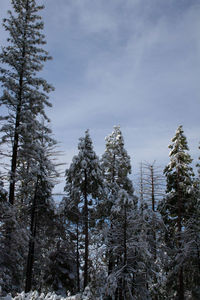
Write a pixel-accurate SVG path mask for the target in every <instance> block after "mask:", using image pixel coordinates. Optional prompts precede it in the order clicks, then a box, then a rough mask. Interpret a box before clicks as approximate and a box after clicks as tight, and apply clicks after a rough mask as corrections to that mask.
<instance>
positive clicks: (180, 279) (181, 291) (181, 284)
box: [177, 170, 184, 300]
mask: <svg viewBox="0 0 200 300" xmlns="http://www.w3.org/2000/svg"><path fill="white" fill-rule="evenodd" d="M179 182H180V179H179V170H177V196H178V199H177V200H178V201H177V202H178V247H179V249H180V248H181V232H182V201H181V193H180V188H179ZM178 299H179V300H184V281H183V268H182V267H181V268H180V270H179V274H178Z"/></svg>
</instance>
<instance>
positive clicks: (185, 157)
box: [159, 126, 194, 300]
mask: <svg viewBox="0 0 200 300" xmlns="http://www.w3.org/2000/svg"><path fill="white" fill-rule="evenodd" d="M169 148H170V149H171V151H170V153H169V157H170V163H169V164H168V165H167V166H166V168H165V170H164V174H165V176H166V180H167V187H166V193H167V196H166V197H165V198H164V199H163V200H162V202H161V204H160V206H159V210H160V212H161V214H162V217H163V220H164V223H165V225H166V228H167V233H166V244H167V247H168V254H169V260H171V266H170V265H169V266H168V268H169V270H168V284H169V286H170V290H171V293H172V294H171V295H172V296H171V297H174V295H176V297H178V299H181V300H183V299H184V297H185V287H184V285H185V279H184V273H185V264H184V261H182V262H181V263H180V261H178V258H179V257H180V256H181V252H182V251H183V247H184V245H183V237H184V233H185V226H186V224H187V222H188V221H189V220H190V217H191V213H192V211H193V209H194V196H193V192H192V191H193V176H194V174H193V170H192V167H191V165H190V164H191V162H192V159H191V157H190V155H189V153H188V150H189V148H188V145H187V140H186V137H185V135H184V132H183V128H182V126H179V127H178V129H177V131H176V134H175V136H174V137H173V139H172V144H171V145H170V146H169ZM168 292H169V291H168Z"/></svg>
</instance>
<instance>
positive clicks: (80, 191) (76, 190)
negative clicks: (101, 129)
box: [64, 130, 103, 288]
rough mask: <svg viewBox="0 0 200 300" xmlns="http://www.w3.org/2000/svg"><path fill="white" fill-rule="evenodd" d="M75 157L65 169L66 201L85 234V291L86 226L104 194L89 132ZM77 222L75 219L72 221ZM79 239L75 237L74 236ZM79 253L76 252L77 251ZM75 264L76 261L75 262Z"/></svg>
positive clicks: (87, 238)
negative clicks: (81, 224) (79, 221)
mask: <svg viewBox="0 0 200 300" xmlns="http://www.w3.org/2000/svg"><path fill="white" fill-rule="evenodd" d="M78 150H79V153H78V155H76V156H74V157H73V160H72V163H71V165H70V167H69V169H68V170H66V186H65V189H64V190H65V192H66V193H67V198H66V200H67V199H68V200H69V199H70V200H71V201H72V203H71V207H75V208H76V210H77V216H79V215H81V219H82V223H83V227H84V228H83V235H84V283H83V286H84V288H85V287H86V286H87V285H88V283H89V274H88V269H89V227H90V226H91V225H92V224H94V219H93V218H94V201H95V200H98V199H101V197H102V194H103V177H102V171H101V168H100V163H99V159H98V157H97V156H96V154H95V152H94V150H93V146H92V140H91V138H90V135H89V131H88V130H87V131H86V132H85V137H82V138H80V142H79V144H78ZM77 221H78V220H77V219H76V221H75V222H77ZM77 239H78V236H77ZM77 251H78V249H77ZM77 263H78V262H77Z"/></svg>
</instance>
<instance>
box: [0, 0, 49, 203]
mask: <svg viewBox="0 0 200 300" xmlns="http://www.w3.org/2000/svg"><path fill="white" fill-rule="evenodd" d="M11 3H12V7H13V12H11V11H9V12H8V14H9V17H8V18H7V19H4V20H3V26H4V28H5V30H6V31H7V32H8V35H9V37H8V46H6V47H4V48H2V52H1V53H0V63H1V67H0V74H1V75H0V81H1V85H2V89H3V95H2V96H1V97H0V104H1V105H3V106H4V107H6V108H7V110H8V116H4V120H5V123H4V125H3V126H2V128H1V132H2V133H3V141H4V142H6V143H10V142H11V146H12V149H11V168H10V188H9V202H10V203H11V204H13V203H14V200H15V184H16V181H17V165H18V150H19V148H20V143H21V138H22V136H23V135H24V132H26V130H27V125H28V124H29V125H30V127H32V128H33V129H32V130H34V126H32V125H33V124H32V120H33V118H32V117H33V116H35V118H34V119H35V120H36V117H37V116H39V115H40V116H43V117H44V118H45V119H47V116H46V114H45V111H44V109H45V106H51V104H50V103H49V101H48V96H47V93H49V92H50V91H51V90H52V89H53V88H52V86H51V85H49V84H48V83H47V82H46V81H45V80H44V79H42V78H40V77H37V73H38V72H39V71H41V70H42V68H43V63H44V62H45V61H47V60H49V59H50V58H51V57H50V56H49V55H48V53H47V52H46V51H45V50H44V49H43V45H44V44H45V40H44V35H43V34H42V33H41V31H42V29H43V22H42V21H41V17H40V16H39V14H38V12H39V11H40V10H41V9H42V8H43V6H40V5H37V3H36V1H35V0H11ZM30 116H31V119H30Z"/></svg>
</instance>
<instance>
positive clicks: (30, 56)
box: [0, 0, 200, 300]
mask: <svg viewBox="0 0 200 300" xmlns="http://www.w3.org/2000/svg"><path fill="white" fill-rule="evenodd" d="M11 3H12V6H13V11H12V12H11V11H10V12H9V17H8V18H7V19H4V21H3V26H4V27H5V30H7V31H8V35H9V37H8V45H7V46H6V47H4V48H2V52H1V54H0V63H1V65H0V81H1V87H2V91H3V92H2V95H1V97H0V101H1V102H0V103H1V105H2V108H3V110H2V115H1V147H2V150H1V153H2V156H3V158H5V157H9V158H10V160H9V161H10V164H9V167H10V170H9V172H7V173H6V169H4V170H3V169H2V172H3V173H1V174H0V286H1V292H2V294H6V293H9V292H12V293H13V294H15V293H16V292H20V291H22V290H25V291H26V292H29V291H30V290H34V289H36V290H38V291H44V292H48V291H55V292H56V293H57V294H60V295H66V294H67V292H68V291H70V292H71V293H74V294H75V293H82V294H83V295H84V297H87V299H105V300H106V299H107V300H109V299H115V300H125V299H141V300H145V299H154V300H157V299H179V300H184V299H199V298H200V284H199V282H200V177H199V174H200V164H197V171H198V172H197V173H198V176H196V177H195V175H194V172H193V169H192V167H191V162H192V158H191V157H190V155H189V148H188V145H187V140H186V137H185V135H184V132H183V128H182V126H179V127H178V129H177V131H176V133H175V136H174V137H173V139H172V143H171V145H170V146H169V148H170V153H169V164H168V165H167V166H166V167H165V169H164V174H163V173H162V171H161V170H160V169H159V168H158V167H157V166H156V163H155V162H154V163H152V164H150V163H141V167H140V175H139V184H138V188H137V190H138V193H136V192H135V190H134V187H133V182H132V180H131V179H130V174H131V162H130V156H129V155H128V153H127V151H126V149H125V145H124V138H123V135H122V132H121V130H120V127H119V126H115V127H114V129H113V132H112V133H111V134H110V135H108V136H107V138H106V145H105V152H104V154H103V155H102V157H101V158H98V156H97V155H96V153H95V151H94V149H93V143H92V139H91V137H90V134H89V131H88V130H87V131H86V132H85V135H84V136H83V137H81V138H80V140H79V143H78V153H77V154H76V155H75V156H74V157H73V159H72V162H71V164H70V166H69V168H68V169H67V170H66V174H65V180H66V184H65V188H64V192H65V196H64V197H63V199H62V201H61V203H60V204H59V206H56V205H55V202H54V199H53V196H52V190H53V187H54V185H55V182H56V181H55V179H56V178H57V177H58V176H59V174H58V172H57V171H56V165H55V163H54V160H52V156H53V155H54V154H55V150H54V149H55V146H56V141H55V140H54V138H53V137H52V133H51V130H50V129H49V126H48V122H49V119H48V117H47V116H46V113H45V107H46V106H51V104H50V102H49V100H48V93H49V92H50V91H51V90H52V89H53V87H52V86H51V85H49V84H48V83H47V82H46V81H45V80H44V79H42V78H40V77H39V76H38V72H39V71H40V70H42V68H43V63H44V62H45V61H47V60H49V59H50V58H51V57H50V56H49V55H48V53H47V52H46V51H45V50H44V48H43V47H44V45H45V40H44V35H43V34H42V29H43V23H42V20H41V17H40V16H39V12H40V10H41V9H43V6H39V5H37V3H36V1H35V0H12V1H11ZM3 112H7V114H6V113H5V114H4V113H3ZM5 152H6V155H5ZM3 153H4V154H3Z"/></svg>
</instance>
